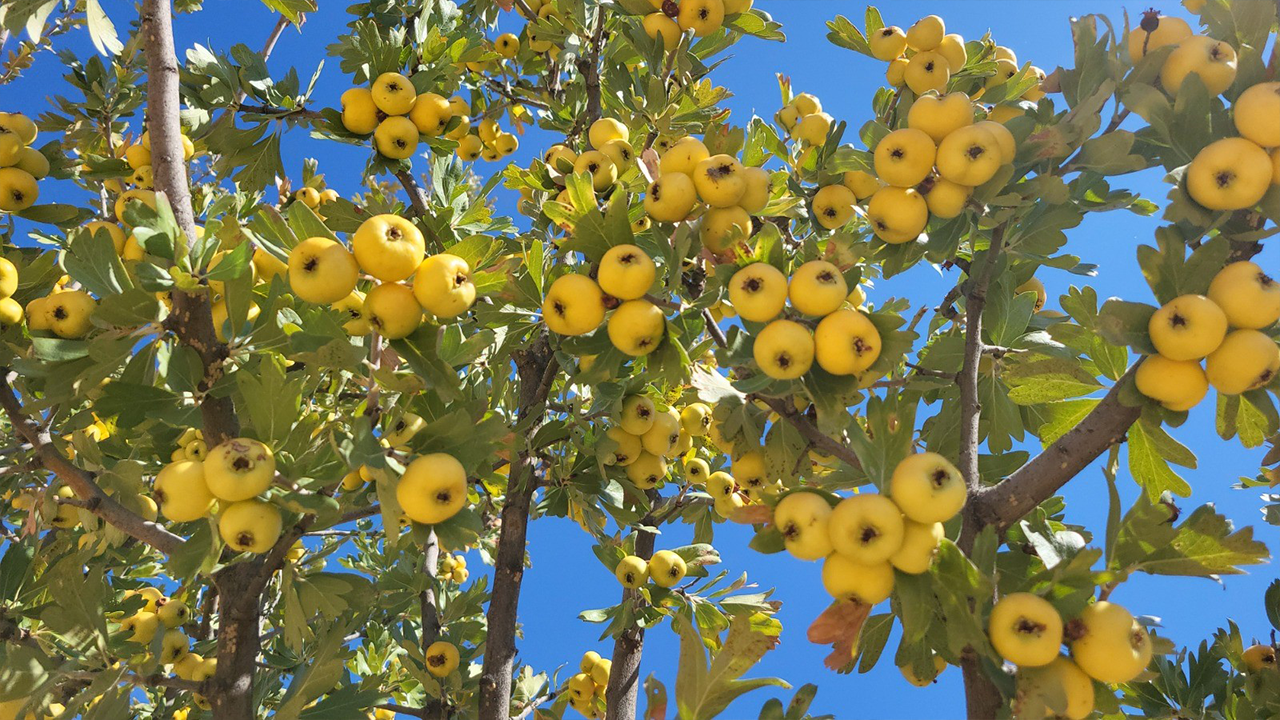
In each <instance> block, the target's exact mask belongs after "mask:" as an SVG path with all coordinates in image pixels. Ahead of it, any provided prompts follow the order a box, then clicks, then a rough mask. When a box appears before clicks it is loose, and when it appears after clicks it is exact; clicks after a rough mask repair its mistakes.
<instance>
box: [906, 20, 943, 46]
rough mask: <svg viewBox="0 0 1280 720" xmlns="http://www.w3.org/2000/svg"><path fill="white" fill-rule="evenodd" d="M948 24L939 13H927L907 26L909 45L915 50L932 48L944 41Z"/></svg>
mask: <svg viewBox="0 0 1280 720" xmlns="http://www.w3.org/2000/svg"><path fill="white" fill-rule="evenodd" d="M946 34H947V29H946V25H945V24H944V23H943V22H942V18H940V17H938V16H937V15H927V16H925V17H922V18H920V19H919V20H917V21H916V23H915V24H914V25H912V26H911V27H910V28H907V45H908V46H909V47H911V48H912V49H913V50H932V49H934V48H936V47H938V45H940V44H941V43H942V38H943V37H944V36H945V35H946Z"/></svg>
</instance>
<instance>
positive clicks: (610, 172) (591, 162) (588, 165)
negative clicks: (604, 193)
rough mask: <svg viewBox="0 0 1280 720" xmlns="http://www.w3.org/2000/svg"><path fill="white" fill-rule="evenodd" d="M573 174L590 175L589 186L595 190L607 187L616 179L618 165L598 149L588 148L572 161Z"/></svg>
mask: <svg viewBox="0 0 1280 720" xmlns="http://www.w3.org/2000/svg"><path fill="white" fill-rule="evenodd" d="M573 172H574V174H575V175H576V174H581V173H586V174H587V175H590V176H591V187H592V188H594V189H595V190H596V191H597V192H599V191H601V190H605V189H608V188H609V187H610V186H611V185H613V183H614V182H615V181H616V180H617V179H618V166H616V165H614V164H613V161H612V160H610V159H609V156H608V155H605V154H604V153H602V152H600V151H599V150H588V151H586V152H584V153H582V154H581V155H579V156H578V159H577V160H576V161H574V163H573Z"/></svg>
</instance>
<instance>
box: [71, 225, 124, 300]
mask: <svg viewBox="0 0 1280 720" xmlns="http://www.w3.org/2000/svg"><path fill="white" fill-rule="evenodd" d="M62 262H63V265H64V266H65V267H66V269H67V272H68V273H69V274H70V275H71V276H72V277H74V278H75V279H76V280H78V281H79V282H80V284H81V285H84V287H85V289H87V290H88V291H89V292H91V293H93V294H94V295H97V296H98V297H100V298H101V297H105V296H107V295H115V294H117V293H121V292H124V291H125V290H126V289H129V288H132V287H133V282H132V281H131V280H129V274H128V273H127V272H125V269H124V264H123V263H121V262H120V256H119V255H117V254H116V248H115V245H113V244H112V243H111V236H110V235H108V234H107V231H106V230H100V231H98V232H96V233H88V232H81V233H76V234H75V235H74V237H73V239H72V240H71V247H70V248H69V249H68V251H67V254H66V256H65V257H64V258H63V261H62Z"/></svg>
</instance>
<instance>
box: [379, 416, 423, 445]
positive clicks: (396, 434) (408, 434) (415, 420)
mask: <svg viewBox="0 0 1280 720" xmlns="http://www.w3.org/2000/svg"><path fill="white" fill-rule="evenodd" d="M426 426H427V421H426V420H423V419H422V416H420V415H415V414H414V413H411V412H405V413H401V414H400V417H398V418H396V420H395V422H394V423H391V424H390V426H388V427H387V431H386V435H385V437H386V439H387V442H388V443H390V444H391V447H398V446H400V445H404V444H405V443H407V442H409V441H410V440H412V439H413V436H414V435H417V434H418V432H419V431H420V430H422V429H423V428H424V427H426Z"/></svg>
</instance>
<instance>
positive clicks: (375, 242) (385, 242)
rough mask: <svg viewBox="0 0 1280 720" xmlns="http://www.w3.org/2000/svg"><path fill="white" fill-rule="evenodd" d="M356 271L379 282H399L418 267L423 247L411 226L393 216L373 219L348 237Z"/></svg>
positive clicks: (379, 216)
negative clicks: (358, 269) (367, 274)
mask: <svg viewBox="0 0 1280 720" xmlns="http://www.w3.org/2000/svg"><path fill="white" fill-rule="evenodd" d="M351 249H352V251H353V252H354V254H355V257H356V262H357V263H359V264H360V268H361V269H363V270H364V271H365V272H367V273H369V274H370V275H372V276H374V277H375V278H377V279H379V280H381V281H382V282H399V281H401V280H404V279H405V278H407V277H409V276H410V275H412V274H413V273H414V271H415V270H417V269H418V266H419V265H420V264H422V258H423V255H424V254H425V243H424V241H423V239H422V233H421V232H420V231H419V230H418V228H417V227H416V226H414V224H413V223H412V222H411V221H409V220H406V219H405V218H402V217H399V216H397V215H385V214H384V215H374V216H373V217H371V218H369V219H368V220H365V221H364V222H362V223H360V227H359V228H357V229H356V231H355V233H353V234H352V236H351Z"/></svg>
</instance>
